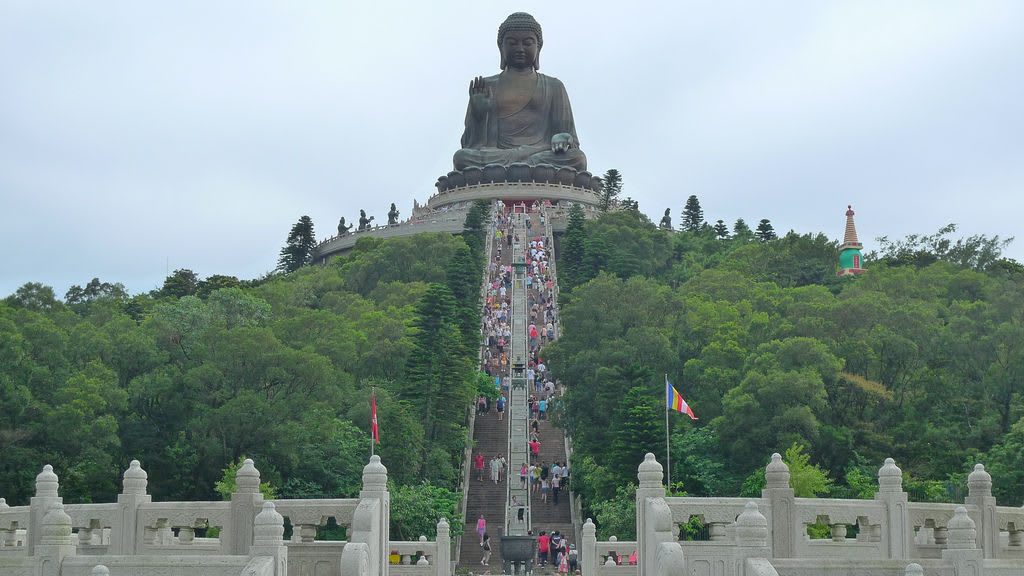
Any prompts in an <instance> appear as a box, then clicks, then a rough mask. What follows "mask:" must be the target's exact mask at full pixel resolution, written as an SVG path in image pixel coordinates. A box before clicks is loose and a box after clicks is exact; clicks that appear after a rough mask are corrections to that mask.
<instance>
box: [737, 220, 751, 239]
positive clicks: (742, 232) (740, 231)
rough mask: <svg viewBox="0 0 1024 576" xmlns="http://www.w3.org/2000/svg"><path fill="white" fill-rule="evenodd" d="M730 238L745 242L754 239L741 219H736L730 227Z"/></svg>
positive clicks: (748, 227)
mask: <svg viewBox="0 0 1024 576" xmlns="http://www.w3.org/2000/svg"><path fill="white" fill-rule="evenodd" d="M732 237H733V238H736V239H737V240H742V241H744V242H746V241H749V240H750V239H752V238H753V237H754V233H753V231H751V230H750V226H747V223H746V222H744V221H743V218H737V219H736V222H735V223H733V225H732Z"/></svg>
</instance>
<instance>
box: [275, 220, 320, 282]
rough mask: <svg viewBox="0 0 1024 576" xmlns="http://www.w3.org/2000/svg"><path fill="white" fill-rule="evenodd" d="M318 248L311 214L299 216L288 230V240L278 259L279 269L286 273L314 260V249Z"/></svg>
mask: <svg viewBox="0 0 1024 576" xmlns="http://www.w3.org/2000/svg"><path fill="white" fill-rule="evenodd" d="M315 248H316V235H315V234H314V232H313V220H311V219H310V218H309V216H303V217H301V218H299V221H298V222H296V223H295V224H294V225H292V229H291V231H289V232H288V240H287V241H286V243H285V245H284V248H281V256H280V258H278V259H277V269H278V270H279V271H281V272H284V273H285V274H287V273H289V272H295V271H296V270H298V269H299V268H302V267H303V266H305V265H306V264H309V263H310V262H312V261H313V250H314V249H315Z"/></svg>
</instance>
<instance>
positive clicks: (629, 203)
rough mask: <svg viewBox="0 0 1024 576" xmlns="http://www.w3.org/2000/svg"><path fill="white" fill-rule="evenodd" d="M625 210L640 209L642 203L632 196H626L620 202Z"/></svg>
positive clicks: (634, 210)
mask: <svg viewBox="0 0 1024 576" xmlns="http://www.w3.org/2000/svg"><path fill="white" fill-rule="evenodd" d="M619 205H620V206H621V207H622V209H623V210H632V211H633V212H639V211H640V203H639V202H637V201H636V200H633V199H632V198H631V197H629V196H626V197H625V198H623V200H622V202H620V203H619Z"/></svg>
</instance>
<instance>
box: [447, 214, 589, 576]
mask: <svg viewBox="0 0 1024 576" xmlns="http://www.w3.org/2000/svg"><path fill="white" fill-rule="evenodd" d="M500 220H501V222H503V224H502V225H501V226H499V227H498V229H502V230H503V236H502V237H501V238H496V237H494V236H493V235H492V237H491V239H490V242H491V244H490V246H489V251H490V253H491V254H492V256H493V257H494V258H493V260H492V261H493V262H495V265H496V266H495V268H496V269H495V270H494V271H493V272H492V273H490V274H489V275H488V277H487V280H486V284H487V285H485V286H484V292H485V293H488V291H489V290H490V289H491V288H492V287H493V283H494V282H499V284H500V278H501V275H502V270H503V268H504V267H506V266H512V264H513V258H512V255H513V249H512V245H511V244H510V243H509V242H508V240H507V236H508V235H510V234H511V235H514V236H515V237H516V238H517V239H518V240H519V243H518V245H517V247H516V249H517V254H518V256H517V257H518V258H520V259H522V258H523V256H522V254H523V251H524V250H527V246H528V244H529V241H530V240H534V239H538V238H540V239H543V241H544V242H545V244H546V245H547V246H548V249H549V250H551V249H552V247H553V238H552V234H551V226H550V222H546V224H547V225H541V223H540V221H541V218H540V212H538V211H530V212H529V213H528V214H527V215H526V216H523V217H517V218H514V219H513V218H511V217H509V218H502V219H500ZM513 220H514V222H515V224H516V226H513ZM526 221H529V222H530V227H529V228H524V227H523V225H524V223H525V222H526ZM499 244H500V245H501V247H502V251H501V252H500V256H498V254H499V251H498V246H499ZM517 262H520V263H521V262H522V260H517ZM550 274H551V276H552V277H553V276H554V264H553V262H552V263H551V268H550ZM519 278H522V277H521V276H519ZM517 282H518V281H517ZM516 285H517V286H519V284H516ZM541 289H543V286H541V285H539V283H535V284H534V285H533V287H532V288H531V289H530V290H528V291H525V294H522V295H521V299H520V300H516V301H513V300H512V298H511V296H512V293H513V290H512V286H511V284H510V285H509V286H508V291H507V292H508V293H507V295H506V297H505V300H506V301H507V302H509V304H511V306H510V310H512V309H513V308H515V307H518V306H525V307H526V308H527V309H528V308H529V307H530V306H532V305H533V304H535V303H537V302H538V301H539V297H540V290H541ZM555 290H556V291H557V287H556V288H555ZM495 302H499V303H500V302H501V298H500V297H499V298H492V299H489V300H488V304H487V305H494V303H495ZM485 314H486V310H485ZM556 315H557V310H556ZM520 318H523V316H520ZM510 324H511V325H512V326H515V327H516V329H517V330H524V329H525V325H526V324H528V321H526V322H524V321H510ZM514 341H516V340H514ZM525 341H526V339H525V338H522V337H521V335H520V339H518V342H525ZM508 344H509V346H507V347H506V348H505V351H506V353H509V354H510V356H512V357H511V358H510V359H509V360H510V362H509V364H510V365H514V364H515V360H516V356H517V355H521V354H523V352H522V351H520V352H516V351H511V350H510V349H512V347H513V344H512V342H509V343H508ZM523 346H525V344H523ZM491 354H492V355H494V357H498V355H500V352H499V351H498V350H497V349H496V348H491ZM503 377H504V378H509V372H508V368H507V367H505V368H503ZM512 382H513V387H514V386H515V384H514V382H515V380H514V379H512ZM528 391H529V393H530V394H531V395H536V394H535V392H534V390H533V389H532V388H528ZM519 398H522V397H521V396H520V397H519ZM521 401H524V402H525V400H521ZM510 418H511V411H510V410H507V411H506V412H505V418H504V419H502V420H498V416H497V412H496V410H494V409H493V407H492V410H491V411H490V412H487V413H483V414H478V415H477V416H476V421H475V426H474V433H473V441H474V449H473V455H474V457H475V456H476V455H477V454H482V455H483V457H484V461H485V471H484V474H483V480H482V481H481V480H480V479H479V477H478V474H477V472H476V470H475V469H472V470H471V475H470V481H469V489H468V495H467V502H466V524H465V527H464V533H463V536H462V541H461V545H460V557H459V559H458V565H459V567H461V568H463V569H467V570H470V571H471V572H473V573H477V574H480V573H483V572H485V571H489V572H491V573H500V572H501V563H502V562H501V560H502V556H501V536H502V535H503V533H504V527H505V520H506V514H509V516H510V518H509V520H512V518H511V516H513V515H514V513H513V512H506V510H515V508H514V507H512V508H507V507H506V506H507V505H508V504H509V502H507V499H508V498H509V494H511V493H518V494H520V496H522V494H523V492H522V491H519V490H513V491H512V492H509V491H507V490H506V483H507V482H508V481H509V480H511V481H512V482H513V485H512V488H514V489H517V488H519V467H520V465H521V463H522V460H523V458H522V457H521V456H517V455H512V454H509V450H510V447H511V446H512V445H513V444H510V443H509V421H510ZM523 424H524V423H519V424H518V427H517V429H518V430H519V431H520V432H519V433H522V430H523ZM538 437H539V440H540V443H541V452H540V461H538V463H540V462H545V463H547V464H548V466H551V465H552V464H553V463H554V462H559V463H564V462H566V461H567V460H568V458H567V456H566V452H565V436H564V434H563V433H562V430H561V429H559V428H557V427H556V426H554V425H553V424H552V422H551V421H550V420H541V421H540V422H539V433H538ZM497 455H502V456H505V457H506V460H507V461H508V468H507V470H506V473H505V475H504V476H503V477H502V479H501V481H500V482H499V483H497V484H495V483H494V482H493V481H491V479H490V467H489V462H490V460H491V458H493V457H495V456H497ZM471 468H472V466H471ZM520 500H524V499H523V498H520ZM525 500H527V501H526V502H523V504H525V505H526V507H527V510H528V512H527V514H526V516H527V520H528V526H527V527H526V528H528V529H530V530H531V531H532V534H533V535H535V536H536V535H539V534H540V532H541V531H544V532H546V533H548V534H551V533H553V532H555V531H557V532H559V533H560V534H561V535H562V536H563V537H564V538H567V539H568V541H569V542H570V543H576V542H575V530H574V528H573V518H572V507H571V504H570V497H569V492H568V490H567V489H563V490H562V492H561V495H560V498H559V503H558V504H555V503H554V500H553V498H552V497H550V496H549V498H548V502H546V503H545V502H543V501H542V500H541V497H540V492H539V491H538V492H533V493H531V495H530V498H528V499H525ZM481 515H482V516H483V517H484V519H485V520H486V524H487V532H488V535H489V536H490V546H491V559H490V562H489V566H488V567H484V566H482V565H481V559H482V557H483V550H482V548H481V547H480V536H479V535H478V533H477V531H476V525H477V520H478V519H479V518H480V516H481ZM516 527H522V524H517V525H516ZM518 532H520V533H522V531H521V530H519V531H518ZM551 562H553V558H552V559H551ZM551 562H549V563H548V564H547V566H545V567H540V566H535V567H534V571H535V572H537V571H539V572H543V573H553V572H554V571H555V570H556V569H557V567H556V566H554V565H553V564H552V563H551Z"/></svg>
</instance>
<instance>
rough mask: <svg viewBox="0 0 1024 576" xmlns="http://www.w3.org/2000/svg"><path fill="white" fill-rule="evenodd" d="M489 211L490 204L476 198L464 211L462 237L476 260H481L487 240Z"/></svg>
mask: <svg viewBox="0 0 1024 576" xmlns="http://www.w3.org/2000/svg"><path fill="white" fill-rule="evenodd" d="M490 213H491V205H490V203H489V202H488V201H486V200H477V201H476V202H474V203H473V206H471V207H470V209H469V211H468V212H466V222H465V224H463V229H464V230H465V231H464V232H463V233H462V237H463V238H464V239H465V240H466V244H467V245H468V246H469V249H470V252H471V253H472V254H473V258H474V259H475V260H476V261H477V262H483V260H484V255H485V254H486V250H485V249H484V248H485V246H486V242H487V219H488V217H489V216H490Z"/></svg>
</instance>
